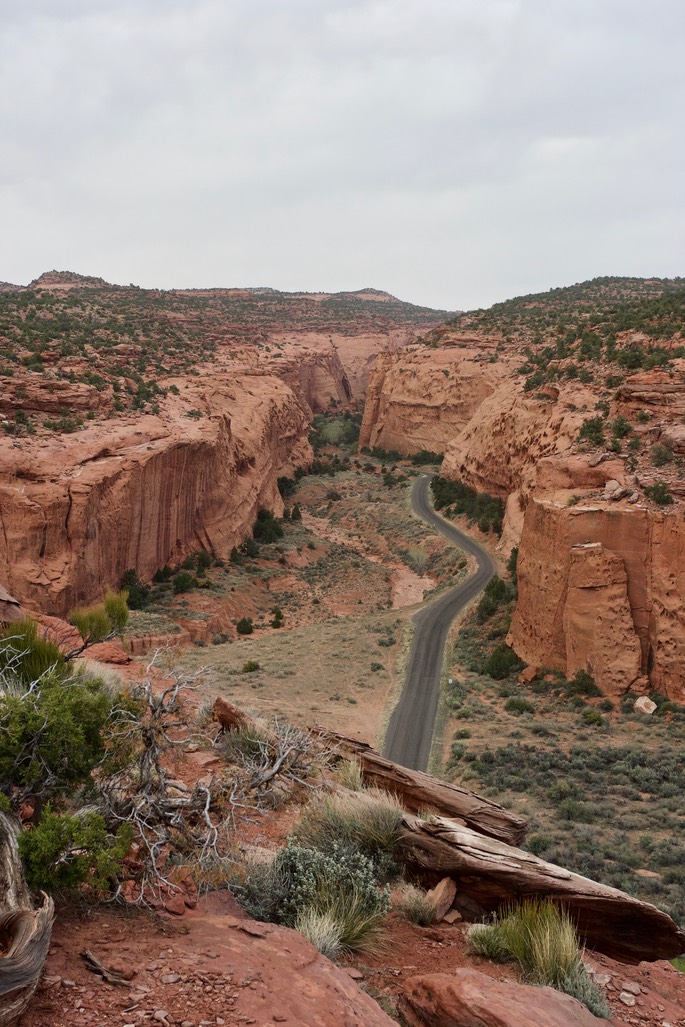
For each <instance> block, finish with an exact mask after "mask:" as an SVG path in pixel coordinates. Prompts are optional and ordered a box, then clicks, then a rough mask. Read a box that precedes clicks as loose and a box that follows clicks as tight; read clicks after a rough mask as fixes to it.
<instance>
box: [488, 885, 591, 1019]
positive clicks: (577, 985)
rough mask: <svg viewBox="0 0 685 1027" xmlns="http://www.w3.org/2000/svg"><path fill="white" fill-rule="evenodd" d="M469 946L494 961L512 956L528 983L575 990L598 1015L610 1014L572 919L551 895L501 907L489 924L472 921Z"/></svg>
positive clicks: (567, 990) (567, 992)
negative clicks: (591, 975) (584, 960)
mask: <svg viewBox="0 0 685 1027" xmlns="http://www.w3.org/2000/svg"><path fill="white" fill-rule="evenodd" d="M469 947H470V949H471V951H472V952H476V953H477V954H479V955H483V956H486V957H487V958H489V959H493V960H495V961H496V962H504V961H506V960H513V961H514V962H516V963H518V965H519V966H520V967H521V970H522V971H523V974H524V976H525V977H526V979H527V980H529V981H530V982H531V983H533V984H537V985H549V986H551V987H553V988H556V989H557V990H558V991H563V992H565V993H566V994H570V995H573V996H574V997H576V998H578V999H579V1000H580V1001H581V1002H583V1003H584V1004H585V1005H586V1006H587V1007H588V1009H590V1011H591V1012H592V1013H594V1014H595V1015H596V1016H603V1017H609V1016H610V1015H611V1012H610V1010H609V1006H608V1004H607V1002H606V999H605V997H604V995H603V993H602V992H601V991H600V989H599V988H598V987H597V985H596V984H594V982H593V981H592V980H591V979H590V978H589V977H588V975H587V973H586V971H585V968H584V967H583V964H582V950H581V947H580V945H579V942H578V938H577V935H576V930H575V926H574V924H573V921H572V920H571V918H570V916H569V915H568V913H567V912H566V911H565V910H563V909H560V908H559V907H558V906H556V905H555V904H554V903H553V902H552V901H551V900H549V899H544V898H543V899H539V898H534V899H527V900H526V901H524V902H522V903H521V904H520V905H512V906H509V907H505V908H504V909H503V910H502V911H501V912H500V915H499V917H498V918H497V919H495V920H494V921H493V922H492V923H491V924H475V925H474V926H473V927H472V929H471V932H470V935H469Z"/></svg>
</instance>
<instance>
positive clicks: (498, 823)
mask: <svg viewBox="0 0 685 1027" xmlns="http://www.w3.org/2000/svg"><path fill="white" fill-rule="evenodd" d="M319 735H320V736H321V737H322V738H325V739H326V740H327V741H328V742H330V744H331V745H335V747H336V748H337V749H338V751H339V752H341V753H344V754H345V755H347V756H355V757H356V758H357V759H358V760H359V764H360V766H361V769H362V774H363V777H364V783H365V784H368V785H374V786H376V787H377V788H383V789H385V791H386V792H394V793H395V794H396V795H397V796H399V798H400V799H401V800H402V803H403V804H404V805H405V806H406V807H407V809H409V810H411V811H412V812H413V813H418V812H420V811H421V810H425V809H432V810H435V812H436V813H439V814H442V815H444V816H448V817H452V818H454V819H457V820H460V821H462V822H463V824H464V825H465V826H466V827H470V828H472V830H474V831H478V832H480V833H481V834H485V835H488V837H490V838H498V839H500V840H501V841H503V842H507V843H508V844H510V845H518V844H519V843H520V842H522V841H523V839H524V838H525V836H526V831H527V829H528V828H527V824H526V821H525V820H522V819H521V817H517V816H516V814H515V813H510V812H509V810H506V809H504V807H503V806H499V805H498V804H497V803H496V802H491V801H490V800H489V799H486V798H484V796H482V795H478V794H477V793H476V792H471V791H469V790H468V789H467V788H460V787H459V786H458V785H454V784H448V783H447V782H446V781H439V780H438V779H437V778H435V777H430V775H429V774H423V773H421V771H419V770H409V769H408V768H407V767H402V766H400V764H399V763H392V762H391V761H390V760H386V758H385V757H384V756H381V755H380V753H377V752H376V751H375V749H372V748H371V746H370V745H367V743H366V742H360V741H357V740H356V739H354V738H347V737H346V736H345V735H340V734H337V733H336V732H334V731H326V730H323V729H320V730H319Z"/></svg>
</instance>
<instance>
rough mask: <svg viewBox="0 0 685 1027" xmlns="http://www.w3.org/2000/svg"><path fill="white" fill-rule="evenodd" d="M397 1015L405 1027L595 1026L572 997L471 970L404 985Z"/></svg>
mask: <svg viewBox="0 0 685 1027" xmlns="http://www.w3.org/2000/svg"><path fill="white" fill-rule="evenodd" d="M402 1012H403V1014H404V1016H405V1018H406V1020H407V1023H409V1024H410V1025H411V1027H447V1025H450V1027H451V1025H452V1024H454V1025H457V1024H458V1025H459V1027H601V1025H602V1024H608V1023H609V1021H608V1020H600V1019H598V1018H597V1017H596V1016H593V1015H592V1013H591V1012H590V1011H589V1010H588V1009H587V1008H586V1007H585V1006H584V1005H583V1004H582V1003H581V1002H579V1001H578V1000H577V999H575V998H571V996H570V995H562V993H561V992H559V991H555V990H554V988H532V987H529V986H528V985H524V984H512V983H511V982H509V981H495V980H493V979H492V977H487V976H486V975H485V974H481V973H478V971H477V970H457V971H456V973H454V974H428V975H426V976H423V977H412V978H410V979H409V980H408V981H407V982H406V987H405V992H404V996H403V1000H402Z"/></svg>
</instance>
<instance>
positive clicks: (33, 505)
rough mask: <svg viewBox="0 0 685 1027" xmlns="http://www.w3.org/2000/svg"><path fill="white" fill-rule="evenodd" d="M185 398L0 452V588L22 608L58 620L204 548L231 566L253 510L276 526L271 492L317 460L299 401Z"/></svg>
mask: <svg viewBox="0 0 685 1027" xmlns="http://www.w3.org/2000/svg"><path fill="white" fill-rule="evenodd" d="M186 384H187V383H186ZM182 397H183V399H182V400H174V399H173V398H171V397H170V398H169V399H168V400H166V401H165V403H164V406H163V409H162V411H161V413H160V415H159V416H157V417H155V416H151V415H139V416H137V417H128V418H126V419H121V420H117V421H110V422H105V423H104V424H103V423H95V424H94V425H93V426H92V427H88V428H84V429H82V430H81V431H79V432H78V433H76V434H72V435H60V436H57V437H54V436H53V437H49V438H45V437H42V438H32V439H22V440H21V444H20V445H18V446H15V447H10V445H9V440H7V441H6V443H5V445H4V447H3V451H2V454H1V457H2V462H1V464H0V576H1V578H2V580H3V581H4V582H5V584H6V585H7V587H8V588H9V589H10V591H11V592H13V593H14V594H15V595H16V596H17V597H18V598H19V599H21V600H28V601H29V602H31V603H33V604H34V605H35V606H37V607H38V608H39V609H41V610H43V611H45V612H50V613H64V612H65V611H66V610H67V609H68V608H69V607H71V606H72V605H74V604H75V603H77V602H84V601H89V600H92V599H95V598H97V597H99V596H100V595H101V594H102V592H103V590H104V589H105V588H106V587H107V586H108V585H117V584H118V582H119V580H120V578H121V576H122V574H123V573H124V571H126V570H127V569H128V568H135V569H136V570H137V571H138V573H139V574H140V576H141V577H142V578H144V579H146V578H147V579H149V578H150V577H151V576H152V574H153V573H154V572H155V570H157V568H159V567H162V566H163V565H164V564H166V563H173V562H175V561H177V560H178V559H179V558H181V557H182V556H183V555H184V553H187V552H189V551H191V550H193V549H197V548H199V547H204V548H207V549H209V550H211V551H213V552H214V553H216V554H217V555H218V556H221V557H224V558H225V557H227V556H228V555H229V553H230V550H231V548H232V546H234V545H235V544H236V543H238V542H240V541H241V540H242V539H243V538H244V537H245V535H246V534H247V533H248V532H249V531H250V529H251V527H252V524H253V522H254V519H255V516H256V513H257V510H258V509H259V507H268V508H270V509H273V510H275V511H276V512H277V513H280V512H281V510H282V503H281V498H280V495H279V493H278V489H277V486H276V481H277V478H278V477H279V476H281V475H286V474H292V471H293V469H294V468H295V467H296V466H298V465H300V464H302V463H306V461H307V460H308V459H309V458H310V456H311V453H310V449H309V445H308V443H307V441H306V436H307V430H308V418H307V412H306V411H305V410H304V409H303V407H302V405H301V403H300V402H299V401H298V399H297V398H296V397H295V395H294V394H293V392H292V391H291V389H289V388H288V386H287V385H285V383H283V382H281V381H279V380H278V379H276V378H273V377H268V376H261V377H249V376H238V375H236V376H235V377H234V378H233V379H232V380H231V381H230V384H228V383H227V382H226V381H225V380H224V381H221V380H218V381H217V380H212V379H211V378H205V379H203V378H200V379H195V380H194V381H193V382H192V384H190V385H188V387H187V388H184V390H183V392H182ZM189 409H192V410H199V411H200V412H201V415H202V416H200V417H199V418H197V419H195V418H194V417H188V416H187V414H188V410H189Z"/></svg>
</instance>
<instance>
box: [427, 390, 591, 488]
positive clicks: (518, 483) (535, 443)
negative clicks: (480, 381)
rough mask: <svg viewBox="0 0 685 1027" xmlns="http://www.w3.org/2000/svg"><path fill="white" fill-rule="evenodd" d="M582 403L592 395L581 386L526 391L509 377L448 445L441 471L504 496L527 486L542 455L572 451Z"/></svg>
mask: <svg viewBox="0 0 685 1027" xmlns="http://www.w3.org/2000/svg"><path fill="white" fill-rule="evenodd" d="M584 405H585V406H590V408H592V407H593V406H594V397H593V396H592V394H591V393H590V392H589V391H588V390H587V389H585V388H584V387H583V386H576V387H575V388H571V387H569V386H568V385H566V386H562V387H560V388H559V389H557V388H555V389H549V388H547V389H546V390H545V391H544V392H542V391H540V392H530V393H525V392H523V391H522V387H521V384H520V382H519V381H517V380H510V381H506V382H504V383H503V384H501V385H500V386H499V388H497V389H496V390H495V391H494V392H492V394H491V395H490V396H489V397H488V398H487V399H485V400H484V401H483V403H481V404H480V405H479V407H478V410H477V411H476V413H475V414H474V416H473V417H472V418H471V420H470V421H469V423H468V424H467V425H466V427H465V428H464V429H463V431H462V432H461V433H460V434H459V435H457V436H456V437H455V438H454V439H453V440H452V442H451V444H450V445H449V446H448V447H447V449H446V451H445V460H444V462H443V465H442V473H443V474H444V475H445V476H446V477H448V478H459V480H460V481H463V482H464V483H465V484H466V485H470V486H471V488H474V489H476V490H477V491H479V492H489V493H490V494H491V495H496V496H501V497H502V498H504V497H506V496H507V495H508V494H509V493H510V492H515V491H517V490H518V489H521V488H523V489H524V491H526V490H529V489H531V488H532V487H533V486H534V485H535V483H536V478H537V468H538V465H539V463H540V461H541V460H542V459H543V458H544V457H554V456H557V455H565V454H567V453H569V452H570V450H571V447H572V445H573V443H574V441H575V439H576V436H577V434H578V431H579V430H580V427H581V425H582V423H583V421H584V419H585V418H586V417H587V412H586V411H583V410H581V409H579V408H580V407H581V406H584ZM604 480H605V481H606V478H605V479H604Z"/></svg>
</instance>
